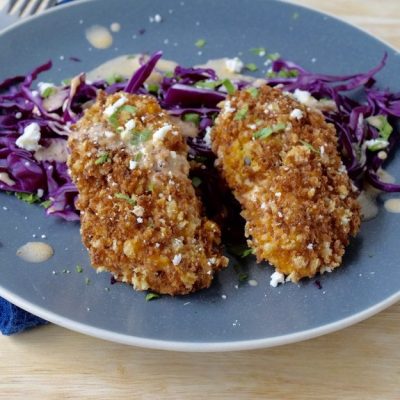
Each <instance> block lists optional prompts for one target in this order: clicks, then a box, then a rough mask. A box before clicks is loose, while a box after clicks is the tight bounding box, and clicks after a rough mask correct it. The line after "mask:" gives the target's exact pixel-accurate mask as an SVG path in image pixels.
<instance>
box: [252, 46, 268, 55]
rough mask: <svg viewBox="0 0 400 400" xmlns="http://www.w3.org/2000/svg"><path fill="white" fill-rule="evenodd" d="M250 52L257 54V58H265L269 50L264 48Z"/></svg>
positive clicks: (257, 48)
mask: <svg viewBox="0 0 400 400" xmlns="http://www.w3.org/2000/svg"><path fill="white" fill-rule="evenodd" d="M250 52H251V53H253V54H255V55H256V56H260V57H263V56H265V54H266V53H267V50H266V49H265V48H264V47H254V48H252V49H250Z"/></svg>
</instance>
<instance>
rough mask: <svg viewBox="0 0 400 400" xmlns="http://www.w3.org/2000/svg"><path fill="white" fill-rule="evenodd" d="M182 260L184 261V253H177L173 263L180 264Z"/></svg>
mask: <svg viewBox="0 0 400 400" xmlns="http://www.w3.org/2000/svg"><path fill="white" fill-rule="evenodd" d="M181 261H182V255H181V254H175V256H174V258H173V259H172V264H174V265H179V264H180V262H181Z"/></svg>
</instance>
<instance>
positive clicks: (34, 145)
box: [15, 122, 41, 151]
mask: <svg viewBox="0 0 400 400" xmlns="http://www.w3.org/2000/svg"><path fill="white" fill-rule="evenodd" d="M39 140H40V126H39V124H38V123H36V122H32V123H31V124H29V125H27V126H26V127H25V129H24V133H23V134H22V135H21V136H20V137H19V138H18V139H17V141H16V142H15V144H16V145H17V146H18V147H20V148H21V149H25V150H28V151H36V150H39V149H40V147H41V146H40V144H39Z"/></svg>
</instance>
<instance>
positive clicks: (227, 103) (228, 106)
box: [224, 100, 236, 114]
mask: <svg viewBox="0 0 400 400" xmlns="http://www.w3.org/2000/svg"><path fill="white" fill-rule="evenodd" d="M235 111H236V109H235V108H234V107H232V105H231V102H230V101H229V100H226V101H224V113H225V114H228V113H233V112H235Z"/></svg>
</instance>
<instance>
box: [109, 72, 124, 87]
mask: <svg viewBox="0 0 400 400" xmlns="http://www.w3.org/2000/svg"><path fill="white" fill-rule="evenodd" d="M124 80H125V78H124V77H123V76H122V75H119V74H113V75H111V76H109V77H108V78H106V82H107V83H108V84H109V85H113V84H114V83H119V82H123V81H124Z"/></svg>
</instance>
